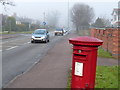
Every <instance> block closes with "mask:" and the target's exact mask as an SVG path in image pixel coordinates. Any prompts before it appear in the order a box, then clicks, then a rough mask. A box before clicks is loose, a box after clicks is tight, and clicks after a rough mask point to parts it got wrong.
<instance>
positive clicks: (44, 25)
mask: <svg viewBox="0 0 120 90" xmlns="http://www.w3.org/2000/svg"><path fill="white" fill-rule="evenodd" d="M43 18H44V20H43V25H44V29H45V12H44V13H43Z"/></svg>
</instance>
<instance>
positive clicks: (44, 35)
mask: <svg viewBox="0 0 120 90" xmlns="http://www.w3.org/2000/svg"><path fill="white" fill-rule="evenodd" d="M35 41H40V42H45V43H47V42H49V32H48V30H47V29H36V30H35V31H34V33H32V38H31V43H34V42H35Z"/></svg>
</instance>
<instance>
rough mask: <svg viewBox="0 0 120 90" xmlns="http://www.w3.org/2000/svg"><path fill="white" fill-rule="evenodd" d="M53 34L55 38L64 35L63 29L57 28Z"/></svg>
mask: <svg viewBox="0 0 120 90" xmlns="http://www.w3.org/2000/svg"><path fill="white" fill-rule="evenodd" d="M54 33H55V36H56V35H62V36H63V35H64V30H63V28H57V29H56V30H55V31H54Z"/></svg>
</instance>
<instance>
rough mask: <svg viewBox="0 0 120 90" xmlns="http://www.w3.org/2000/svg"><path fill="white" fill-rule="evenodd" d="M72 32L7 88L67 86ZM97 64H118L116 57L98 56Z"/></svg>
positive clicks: (70, 61) (70, 60)
mask: <svg viewBox="0 0 120 90" xmlns="http://www.w3.org/2000/svg"><path fill="white" fill-rule="evenodd" d="M76 36H77V35H75V34H74V33H70V34H68V35H66V36H64V38H62V39H61V40H60V41H59V42H58V43H56V44H55V45H54V47H53V48H51V49H50V50H49V51H48V52H47V54H46V55H45V56H44V57H43V58H42V60H40V61H39V62H38V63H37V64H36V65H35V66H33V67H32V68H31V69H30V70H29V71H28V72H26V73H24V74H22V75H19V76H18V77H16V78H15V79H14V80H12V81H11V82H10V83H9V84H8V85H7V87H6V88H66V87H67V79H68V72H69V70H70V68H71V65H72V64H71V63H72V45H71V44H69V42H68V40H69V38H72V37H76ZM97 65H105V66H113V65H118V61H117V60H114V59H106V58H98V62H97Z"/></svg>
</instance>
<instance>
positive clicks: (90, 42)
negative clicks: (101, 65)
mask: <svg viewBox="0 0 120 90" xmlns="http://www.w3.org/2000/svg"><path fill="white" fill-rule="evenodd" d="M69 42H70V43H72V44H74V45H87V46H100V45H102V43H103V41H102V40H100V39H97V38H94V37H90V36H81V37H76V38H70V39H69Z"/></svg>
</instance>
